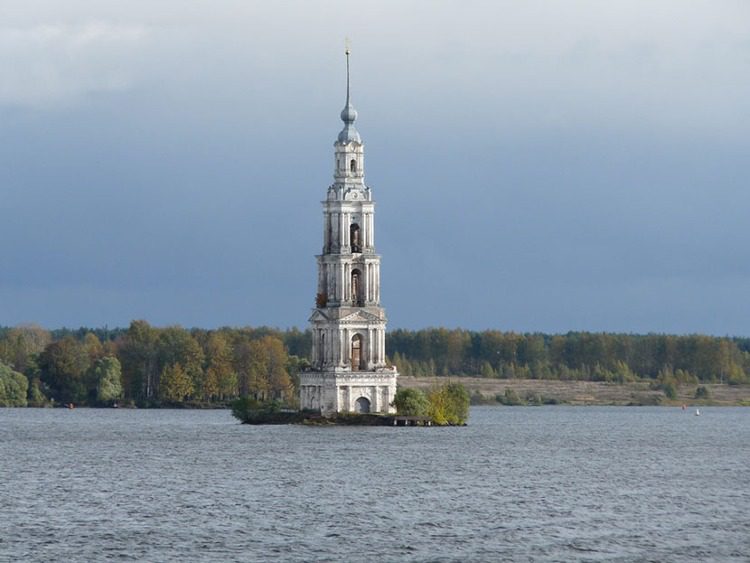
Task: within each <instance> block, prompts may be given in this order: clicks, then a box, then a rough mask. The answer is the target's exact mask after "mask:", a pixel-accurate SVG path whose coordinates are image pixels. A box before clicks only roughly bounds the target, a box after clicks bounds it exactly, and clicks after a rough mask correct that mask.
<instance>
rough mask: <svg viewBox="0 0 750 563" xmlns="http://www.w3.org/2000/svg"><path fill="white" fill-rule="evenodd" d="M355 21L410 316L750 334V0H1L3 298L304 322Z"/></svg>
mask: <svg viewBox="0 0 750 563" xmlns="http://www.w3.org/2000/svg"><path fill="white" fill-rule="evenodd" d="M346 36H349V37H350V38H351V40H352V50H353V55H352V89H353V94H352V97H353V103H354V106H355V107H356V108H357V110H358V112H359V119H358V121H357V126H358V129H359V131H360V133H361V135H362V138H363V140H364V142H365V146H366V150H365V171H366V176H367V182H368V184H369V185H370V186H372V188H373V194H374V198H375V200H376V201H377V204H378V205H377V214H376V243H377V246H378V251H379V252H380V253H381V254H382V257H383V258H382V262H383V265H382V287H383V289H382V299H383V304H384V306H385V307H386V310H387V313H388V316H389V320H390V324H389V326H390V327H391V328H421V327H427V326H447V327H464V328H470V329H485V328H497V329H501V330H514V331H523V332H526V331H544V332H567V331H568V330H591V331H618V332H620V331H622V332H672V333H692V332H706V333H713V334H720V335H723V334H731V335H745V336H747V335H750V244H749V242H750V237H748V225H749V223H750V221H749V220H748V217H749V216H750V181H749V180H750V137H749V136H748V132H750V2H747V1H746V0H736V1H733V0H708V1H700V0H695V1H691V2H686V1H685V0H663V1H657V2H654V1H653V0H649V1H645V0H643V1H641V0H627V1H625V0H623V1H620V0H610V1H606V2H605V1H575V0H567V1H564V2H563V1H556V0H539V1H534V0H523V1H521V0H516V1H492V2H490V1H487V2H478V1H467V0H462V1H435V0H430V1H422V2H420V1H404V0H400V1H393V2H388V1H383V0H380V1H372V2H370V1H364V0H360V1H358V2H351V1H348V2H343V1H329V2H320V1H298V2H249V1H247V0H242V1H239V0H238V1H230V0H213V1H211V2H198V1H190V2H188V1H186V0H179V1H178V0H174V1H169V0H159V1H154V0H142V1H138V0H129V1H128V2H121V1H104V0H97V1H95V2H94V1H93V0H89V1H76V0H66V2H59V1H56V0H40V1H29V0H24V1H20V0H4V1H3V2H2V3H0V76H2V80H0V147H1V150H0V211H1V213H0V240H1V241H2V245H1V246H0V248H1V249H2V250H0V325H14V324H17V323H23V322H36V323H40V324H42V325H44V326H47V327H59V326H63V325H65V326H80V325H89V326H91V325H94V326H102V325H105V324H106V325H109V326H110V327H112V326H126V325H127V324H128V323H129V322H130V320H131V319H135V318H143V319H147V320H148V321H150V322H152V323H153V324H156V325H166V324H182V325H184V326H200V327H206V328H210V327H216V326H222V325H261V324H266V325H272V326H279V327H288V326H298V327H301V328H304V327H305V326H307V319H308V317H309V314H310V309H311V307H312V306H313V303H314V296H315V290H316V287H315V286H316V273H315V258H314V255H315V254H316V253H317V252H319V251H320V248H321V245H322V240H321V237H322V226H321V221H322V213H321V206H320V200H321V199H322V198H323V197H324V195H325V191H326V188H327V187H328V185H329V184H330V183H331V181H332V173H333V166H332V165H333V141H334V140H335V138H336V135H337V133H338V131H339V130H340V128H341V121H340V120H339V112H340V110H341V109H342V107H343V105H344V96H345V90H344V88H345V62H344V55H343V44H344V37H346Z"/></svg>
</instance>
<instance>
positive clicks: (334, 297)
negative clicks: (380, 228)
mask: <svg viewBox="0 0 750 563" xmlns="http://www.w3.org/2000/svg"><path fill="white" fill-rule="evenodd" d="M349 54H350V51H349V49H348V48H347V49H346V106H345V107H344V109H343V110H342V112H341V120H342V121H343V122H344V128H343V129H342V130H341V132H340V133H339V136H338V138H337V140H336V142H335V143H334V158H335V163H334V173H333V179H334V182H333V184H332V185H331V186H330V187H329V188H328V192H327V194H326V199H325V201H323V202H322V203H323V250H322V253H321V254H320V255H319V256H317V260H318V291H317V297H316V302H315V305H316V308H315V309H314V311H313V314H312V316H311V317H310V324H311V328H312V338H313V341H312V368H311V370H310V371H306V372H303V373H302V374H300V407H301V408H302V409H309V410H315V411H320V412H321V413H323V414H331V413H336V412H359V413H368V412H373V413H389V412H394V410H395V409H394V408H393V407H391V406H390V403H391V401H393V397H394V395H395V394H396V380H397V378H398V372H397V370H396V368H395V367H388V366H387V365H386V355H385V324H386V317H385V311H384V310H383V308H382V307H381V306H380V256H379V255H377V254H376V253H375V203H374V202H373V200H372V193H371V191H370V188H369V187H367V185H366V184H365V174H364V170H365V166H364V164H365V161H364V154H365V153H364V145H363V144H362V139H361V138H360V136H359V133H358V132H357V130H356V129H355V127H354V121H355V120H356V119H357V112H356V111H355V109H354V107H353V106H352V104H351V102H350V99H349Z"/></svg>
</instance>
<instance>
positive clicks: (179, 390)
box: [159, 364, 194, 403]
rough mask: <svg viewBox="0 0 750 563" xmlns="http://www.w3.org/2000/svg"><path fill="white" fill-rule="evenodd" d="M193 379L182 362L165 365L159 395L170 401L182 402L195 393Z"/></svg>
mask: <svg viewBox="0 0 750 563" xmlns="http://www.w3.org/2000/svg"><path fill="white" fill-rule="evenodd" d="M193 390H194V387H193V380H192V378H191V377H190V376H189V375H188V374H187V372H186V371H185V370H184V369H183V368H182V366H181V365H180V364H171V365H168V366H165V367H164V369H163V370H162V373H161V378H160V385H159V396H160V397H161V399H162V400H163V401H166V402H169V403H182V402H183V401H185V400H186V399H188V398H189V397H190V396H191V395H192V394H193Z"/></svg>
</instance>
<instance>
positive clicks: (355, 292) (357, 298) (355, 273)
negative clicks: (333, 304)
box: [352, 270, 364, 307]
mask: <svg viewBox="0 0 750 563" xmlns="http://www.w3.org/2000/svg"><path fill="white" fill-rule="evenodd" d="M352 305H354V306H355V307H362V305H364V300H363V299H362V274H361V273H360V271H359V270H352Z"/></svg>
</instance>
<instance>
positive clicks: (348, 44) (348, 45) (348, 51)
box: [344, 37, 352, 106]
mask: <svg viewBox="0 0 750 563" xmlns="http://www.w3.org/2000/svg"><path fill="white" fill-rule="evenodd" d="M344 45H345V51H344V52H345V53H346V105H347V106H348V105H349V55H350V54H351V52H352V45H351V41H349V38H348V37H347V38H346V39H344Z"/></svg>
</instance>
